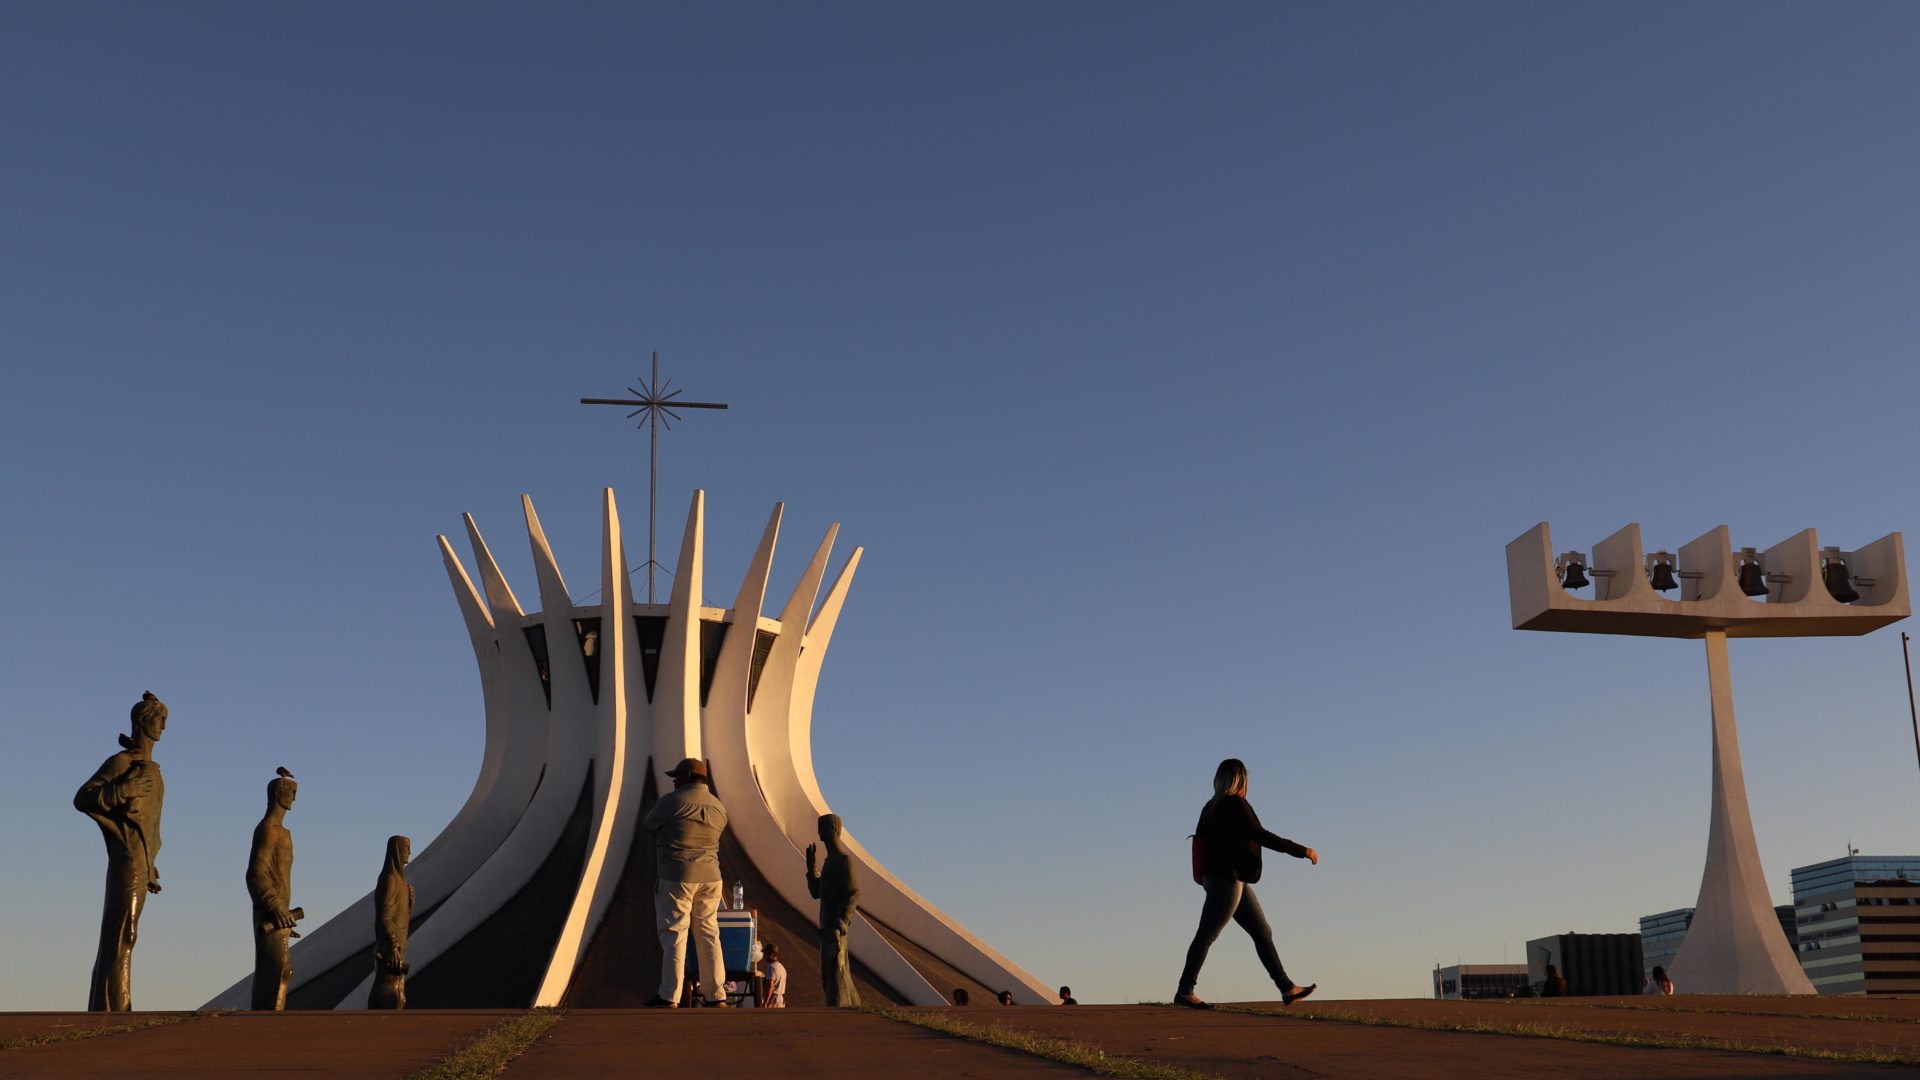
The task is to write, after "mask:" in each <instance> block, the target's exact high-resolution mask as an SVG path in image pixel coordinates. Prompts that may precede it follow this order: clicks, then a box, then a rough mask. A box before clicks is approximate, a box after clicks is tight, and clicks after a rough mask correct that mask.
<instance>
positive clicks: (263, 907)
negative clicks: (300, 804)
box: [247, 766, 306, 1012]
mask: <svg viewBox="0 0 1920 1080" xmlns="http://www.w3.org/2000/svg"><path fill="white" fill-rule="evenodd" d="M276 771H277V772H279V774H280V775H278V776H276V777H274V778H273V779H272V780H269V781H267V813H266V816H264V817H262V818H261V819H260V824H258V825H255V826H254V827H253V850H252V851H251V852H250V853H249V854H248V856H247V895H248V896H250V897H252V898H253V1003H252V1005H251V1006H250V1007H251V1008H255V1009H271V1010H274V1011H276V1012H277V1011H279V1010H281V1009H284V1008H286V1007H287V980H288V979H290V978H292V977H293V961H292V960H291V959H289V958H288V956H287V944H288V943H287V939H288V938H290V937H296V936H298V934H297V933H296V931H295V930H294V929H293V926H294V924H295V923H297V922H299V921H300V917H301V916H302V915H304V914H306V913H305V912H304V911H302V910H301V909H300V908H289V907H288V906H287V896H288V894H289V893H291V892H292V890H293V834H292V833H290V832H288V831H287V827H286V825H285V824H284V822H285V821H286V817H287V811H288V810H291V809H293V798H294V796H295V795H297V794H298V793H299V791H300V785H299V784H297V783H295V782H294V780H293V774H292V773H290V772H288V771H287V770H286V768H285V767H284V766H283V767H281V768H280V769H278V770H276Z"/></svg>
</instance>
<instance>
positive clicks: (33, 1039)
mask: <svg viewBox="0 0 1920 1080" xmlns="http://www.w3.org/2000/svg"><path fill="white" fill-rule="evenodd" d="M223 1012H226V1010H225V1009H212V1010H209V1011H207V1012H192V1013H173V1014H171V1015H168V1016H146V1017H142V1018H140V1019H138V1020H129V1021H127V1022H126V1023H124V1024H108V1025H106V1026H104V1027H89V1028H67V1029H65V1030H62V1031H49V1032H45V1033H42V1034H39V1035H21V1036H18V1037H16V1038H12V1039H0V1050H19V1049H21V1048H23V1047H28V1046H45V1045H47V1044H48V1043H58V1042H72V1041H73V1040H75V1039H91V1038H95V1037H96V1036H100V1035H125V1034H126V1033H127V1032H129V1031H145V1030H147V1029H148V1028H159V1027H172V1026H173V1025H174V1024H184V1023H186V1022H187V1021H189V1020H198V1019H200V1018H201V1017H203V1016H219V1015H220V1014H221V1013H223Z"/></svg>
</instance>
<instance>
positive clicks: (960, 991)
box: [953, 986, 967, 1005]
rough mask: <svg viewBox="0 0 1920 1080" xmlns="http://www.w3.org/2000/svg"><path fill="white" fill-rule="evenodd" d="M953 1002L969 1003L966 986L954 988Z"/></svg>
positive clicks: (957, 1003) (959, 1003) (958, 1003)
mask: <svg viewBox="0 0 1920 1080" xmlns="http://www.w3.org/2000/svg"><path fill="white" fill-rule="evenodd" d="M953 1003H954V1004H955V1005H965V1004H966V1003H967V990H966V988H965V987H963V986H956V987H954V988H953Z"/></svg>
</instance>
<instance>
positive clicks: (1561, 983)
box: [1540, 964, 1568, 998]
mask: <svg viewBox="0 0 1920 1080" xmlns="http://www.w3.org/2000/svg"><path fill="white" fill-rule="evenodd" d="M1540 996H1541V997H1543V998H1550V997H1566V996H1568V995H1567V977H1566V976H1565V975H1562V974H1560V969H1559V968H1558V967H1556V966H1555V965H1553V964H1548V965H1547V981H1546V982H1543V983H1541V984H1540Z"/></svg>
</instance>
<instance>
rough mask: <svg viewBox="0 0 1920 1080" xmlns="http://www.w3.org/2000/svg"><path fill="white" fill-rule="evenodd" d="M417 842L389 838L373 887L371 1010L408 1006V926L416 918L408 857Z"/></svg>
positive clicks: (369, 1003) (411, 855) (368, 1005)
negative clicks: (385, 853) (385, 856)
mask: <svg viewBox="0 0 1920 1080" xmlns="http://www.w3.org/2000/svg"><path fill="white" fill-rule="evenodd" d="M412 857H413V841H411V840H409V839H407V838H406V837H404V836H389V837H387V862H386V865H384V866H382V867H381V868H380V880H379V881H376V882H375V883H374V886H373V989H372V990H371V991H369V992H368V993H367V1008H369V1009H404V1008H406V1007H407V928H408V925H409V924H410V923H411V922H412V921H413V886H412V885H409V884H408V883H407V860H408V859H410V858H412Z"/></svg>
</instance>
